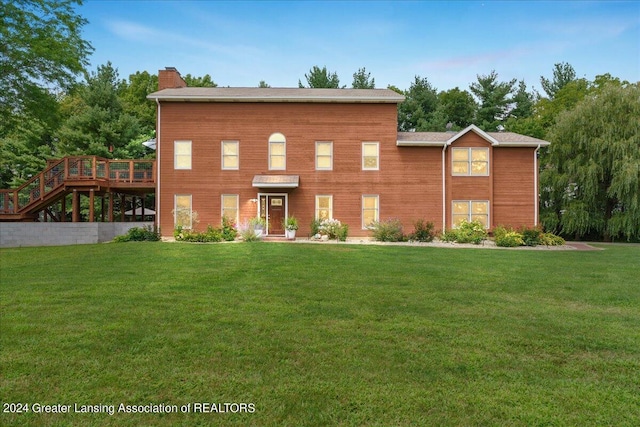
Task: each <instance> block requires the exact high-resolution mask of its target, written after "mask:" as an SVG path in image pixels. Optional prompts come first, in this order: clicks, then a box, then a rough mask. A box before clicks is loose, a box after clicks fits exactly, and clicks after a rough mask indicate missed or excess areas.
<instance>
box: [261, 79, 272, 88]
mask: <svg viewBox="0 0 640 427" xmlns="http://www.w3.org/2000/svg"><path fill="white" fill-rule="evenodd" d="M258 87H261V88H268V87H271V86H270V85H268V84H267V82H265V81H264V80H260V83H258Z"/></svg>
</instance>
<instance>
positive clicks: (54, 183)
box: [0, 156, 156, 214]
mask: <svg viewBox="0 0 640 427" xmlns="http://www.w3.org/2000/svg"><path fill="white" fill-rule="evenodd" d="M155 165H156V162H155V160H110V159H104V158H102V157H97V156H75V157H65V158H62V159H60V160H54V161H49V162H47V168H46V169H45V170H44V171H42V172H40V173H39V174H38V175H36V176H34V177H32V178H31V179H30V180H29V181H27V182H25V183H24V184H22V185H21V186H20V187H18V188H17V189H8V190H0V214H15V213H20V211H22V210H24V209H25V208H27V207H29V206H30V205H32V204H35V203H37V202H40V201H42V200H44V199H45V198H46V197H47V196H48V195H49V194H51V193H52V192H54V191H55V190H57V189H59V188H60V187H62V186H63V185H64V184H65V183H71V182H73V183H78V182H82V181H101V182H104V183H105V184H108V185H110V186H112V185H114V184H130V185H131V186H134V185H135V184H139V183H147V184H149V183H155V178H156V173H155Z"/></svg>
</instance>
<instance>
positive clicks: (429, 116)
mask: <svg viewBox="0 0 640 427" xmlns="http://www.w3.org/2000/svg"><path fill="white" fill-rule="evenodd" d="M404 96H405V100H404V102H402V103H400V105H398V130H399V131H404V132H409V131H418V132H423V131H429V130H433V127H434V126H433V119H434V118H435V116H434V115H435V112H436V107H437V106H438V93H437V91H436V89H435V88H434V87H433V86H431V83H429V80H428V79H427V78H426V77H425V78H421V77H419V76H415V77H414V81H413V83H412V84H411V86H410V87H409V90H407V91H405V92H404ZM440 121H442V120H440Z"/></svg>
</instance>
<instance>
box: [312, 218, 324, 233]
mask: <svg viewBox="0 0 640 427" xmlns="http://www.w3.org/2000/svg"><path fill="white" fill-rule="evenodd" d="M321 222H322V221H320V220H319V219H314V220H313V221H311V226H310V228H311V236H315V235H317V234H320V223H321Z"/></svg>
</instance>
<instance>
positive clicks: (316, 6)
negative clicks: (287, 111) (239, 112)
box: [78, 0, 640, 90]
mask: <svg viewBox="0 0 640 427" xmlns="http://www.w3.org/2000/svg"><path fill="white" fill-rule="evenodd" d="M78 12H79V13H80V14H81V15H82V16H84V17H85V18H86V19H88V20H89V24H87V25H86V26H85V27H84V38H85V39H86V40H88V41H89V42H90V43H91V44H92V45H93V47H94V49H95V51H94V53H93V55H92V56H91V69H92V70H95V68H96V67H97V66H98V65H100V64H105V63H106V62H107V61H111V62H112V64H113V65H114V66H115V67H116V68H118V70H119V73H120V77H122V78H126V77H128V76H129V74H131V73H134V72H136V71H148V72H150V73H157V71H158V70H159V69H162V68H164V67H165V66H174V67H176V68H177V69H178V70H179V71H180V72H181V73H182V74H191V75H194V76H203V75H205V74H210V75H211V77H212V78H213V80H214V81H215V82H216V83H217V84H218V85H219V86H237V87H243V86H247V87H251V86H257V85H258V83H259V82H260V80H264V81H266V82H267V83H268V84H270V85H271V86H273V87H296V86H297V84H298V79H300V80H302V81H303V82H305V79H304V74H305V73H308V71H309V69H310V68H311V67H312V66H314V65H318V66H320V67H323V66H326V67H327V69H328V70H329V71H332V72H336V73H337V74H338V77H339V78H340V83H341V85H347V87H350V86H351V82H352V78H353V77H352V76H353V73H354V72H356V71H357V70H358V69H359V68H362V67H366V69H367V71H368V72H370V73H371V76H372V77H374V78H375V82H376V87H379V88H384V87H387V85H390V84H391V85H395V86H397V87H399V88H401V89H407V88H408V87H409V86H410V84H411V82H412V81H413V79H414V76H416V75H418V76H420V77H427V78H428V79H429V81H430V82H431V84H432V85H433V86H435V87H436V88H437V89H438V90H447V89H452V88H454V87H459V88H460V89H468V87H469V84H470V83H472V82H474V81H476V76H477V75H478V74H481V75H485V74H489V73H490V72H491V71H492V70H496V72H497V73H498V76H499V78H500V80H510V79H512V78H517V79H518V80H521V79H524V80H525V82H526V83H527V85H528V86H530V87H531V86H533V87H534V88H536V89H538V90H541V89H540V76H541V75H544V76H546V77H551V75H552V70H553V65H554V64H555V63H557V62H569V63H570V64H571V65H572V66H573V67H574V69H575V70H576V73H577V74H578V76H579V77H586V78H587V79H590V80H592V79H593V78H594V77H595V76H596V75H598V74H603V73H610V74H611V75H613V76H615V77H619V78H621V79H625V80H629V81H639V80H640V2H638V1H623V2H615V1H596V2H583V1H491V0H485V1H448V2H438V1H410V2H397V1H395V2H391V1H374V2H365V1H356V2H346V1H329V2H324V1H322V2H321V1H318V2H315V1H297V2H294V1H289V2H270V1H246V2H245V1H235V2H221V1H150V0H147V1H135V0H133V1H108V0H87V1H85V3H84V4H83V5H82V6H80V7H79V8H78Z"/></svg>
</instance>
